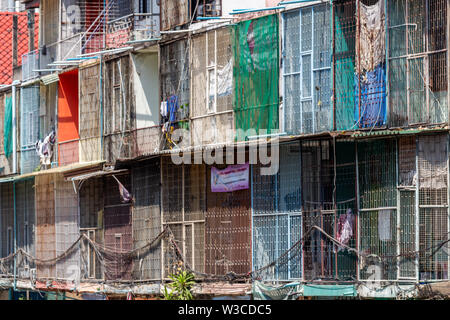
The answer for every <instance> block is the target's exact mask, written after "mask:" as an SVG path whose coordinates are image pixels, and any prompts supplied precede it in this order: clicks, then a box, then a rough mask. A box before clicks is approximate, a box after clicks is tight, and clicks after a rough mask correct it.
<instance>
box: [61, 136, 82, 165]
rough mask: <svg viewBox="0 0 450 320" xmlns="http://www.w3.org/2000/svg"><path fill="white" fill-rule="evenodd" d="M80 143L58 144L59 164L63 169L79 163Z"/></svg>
mask: <svg viewBox="0 0 450 320" xmlns="http://www.w3.org/2000/svg"><path fill="white" fill-rule="evenodd" d="M79 148H80V141H78V140H76V141H70V142H62V143H59V144H58V162H59V165H60V166H61V167H63V166H68V165H70V164H73V163H78V162H79V151H80V150H79Z"/></svg>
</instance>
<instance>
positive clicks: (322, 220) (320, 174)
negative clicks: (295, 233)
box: [302, 140, 335, 280]
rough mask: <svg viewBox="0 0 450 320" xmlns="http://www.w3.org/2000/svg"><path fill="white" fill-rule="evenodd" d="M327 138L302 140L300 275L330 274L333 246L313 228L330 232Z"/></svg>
mask: <svg viewBox="0 0 450 320" xmlns="http://www.w3.org/2000/svg"><path fill="white" fill-rule="evenodd" d="M332 153H333V150H332V146H331V145H330V141H328V140H317V141H305V142H303V143H302V186H303V187H302V200H303V234H304V235H306V234H308V235H309V236H307V237H306V238H305V239H304V241H305V243H304V248H303V273H304V274H303V278H304V279H307V280H316V279H318V278H332V277H333V273H334V268H333V260H334V254H333V253H334V252H333V246H332V244H331V243H330V242H328V241H327V240H326V238H325V236H324V235H323V234H322V233H321V232H320V231H319V230H317V229H312V228H313V227H315V226H317V227H319V228H321V229H322V230H324V231H325V232H326V233H328V234H330V235H332V234H333V222H334V215H335V212H334V210H333V195H332V188H333V175H334V171H333V158H332V156H331V155H332Z"/></svg>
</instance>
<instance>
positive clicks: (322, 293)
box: [303, 284, 357, 297]
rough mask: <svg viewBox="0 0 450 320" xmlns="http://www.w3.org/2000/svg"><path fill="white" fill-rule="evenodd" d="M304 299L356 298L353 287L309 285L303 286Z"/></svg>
mask: <svg viewBox="0 0 450 320" xmlns="http://www.w3.org/2000/svg"><path fill="white" fill-rule="evenodd" d="M303 295H304V296H305V297H356V295H357V291H356V287H355V286H354V285H311V284H306V285H304V286H303Z"/></svg>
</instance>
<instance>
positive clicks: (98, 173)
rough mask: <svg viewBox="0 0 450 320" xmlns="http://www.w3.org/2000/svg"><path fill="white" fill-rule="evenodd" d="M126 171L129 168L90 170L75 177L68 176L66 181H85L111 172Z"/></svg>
mask: <svg viewBox="0 0 450 320" xmlns="http://www.w3.org/2000/svg"><path fill="white" fill-rule="evenodd" d="M124 172H128V170H127V169H122V170H99V171H94V172H89V173H85V174H80V175H77V176H73V177H68V178H66V181H83V180H87V179H90V178H95V177H101V176H106V175H110V174H118V173H124Z"/></svg>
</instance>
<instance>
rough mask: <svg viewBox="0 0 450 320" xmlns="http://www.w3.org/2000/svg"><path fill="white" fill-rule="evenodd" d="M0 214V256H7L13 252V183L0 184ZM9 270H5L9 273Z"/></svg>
mask: <svg viewBox="0 0 450 320" xmlns="http://www.w3.org/2000/svg"><path fill="white" fill-rule="evenodd" d="M0 192H1V193H0V196H1V203H0V209H1V211H0V214H1V231H2V235H1V239H2V250H1V253H2V257H7V256H9V255H10V254H12V253H14V198H13V184H12V183H3V184H1V185H0ZM10 271H12V269H11V270H7V272H8V273H9V272H10Z"/></svg>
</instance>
